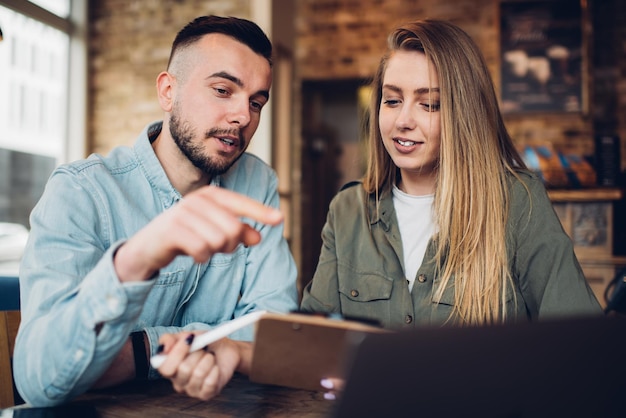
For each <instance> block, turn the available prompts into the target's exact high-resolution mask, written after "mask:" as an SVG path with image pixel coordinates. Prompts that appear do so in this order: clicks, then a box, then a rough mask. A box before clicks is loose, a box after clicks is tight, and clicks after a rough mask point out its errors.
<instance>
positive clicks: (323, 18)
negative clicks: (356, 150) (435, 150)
mask: <svg viewBox="0 0 626 418" xmlns="http://www.w3.org/2000/svg"><path fill="white" fill-rule="evenodd" d="M587 3H591V4H592V5H594V3H597V4H599V5H601V6H603V7H607V5H609V4H610V5H612V8H610V10H611V12H612V13H611V12H609V13H607V12H604V14H605V15H607V17H609V18H610V19H612V20H613V22H607V21H606V19H604V20H602V22H605V23H606V24H608V25H609V27H612V28H614V29H613V30H611V31H610V34H609V35H608V36H611V37H612V41H611V42H612V44H613V45H612V46H613V47H614V48H615V52H614V55H615V57H616V59H615V63H614V64H615V65H614V66H613V67H611V68H610V69H609V71H610V72H611V73H612V74H615V75H616V76H615V79H614V83H613V85H612V89H609V90H607V91H606V94H607V95H608V94H616V93H615V92H616V91H617V92H618V93H617V98H616V99H614V100H615V101H616V103H617V105H616V107H615V109H613V110H612V111H613V112H615V114H616V116H615V118H616V120H617V126H616V130H617V132H618V133H619V134H620V136H621V138H622V150H623V152H622V168H623V169H624V168H626V54H625V53H624V52H625V51H624V49H626V29H625V28H626V24H625V23H626V22H624V19H626V17H625V13H624V8H625V6H624V2H623V1H621V0H589V1H587ZM499 4H500V0H447V1H445V0H414V1H406V0H299V1H298V9H297V12H296V19H295V25H296V32H297V38H296V45H297V48H296V65H297V67H296V68H297V74H298V76H299V77H300V78H302V79H305V80H320V79H321V80H325V79H326V80H329V79H336V78H344V79H349V78H352V79H354V78H368V77H369V76H371V75H372V73H373V72H374V70H375V68H376V66H377V64H378V60H379V58H380V55H381V52H382V51H383V50H384V47H385V38H386V35H387V33H388V32H389V30H390V29H391V28H393V27H395V26H397V24H399V23H402V22H405V21H408V20H413V19H417V18H426V17H430V18H440V19H446V20H450V21H452V22H454V23H456V24H457V25H459V26H460V27H462V28H463V29H464V30H465V31H466V32H468V33H469V34H470V36H472V37H473V38H474V40H475V41H476V42H477V43H478V45H479V46H480V48H481V50H482V52H483V54H484V56H485V58H486V60H487V64H488V66H489V68H490V71H491V73H492V76H493V78H494V82H495V85H496V88H498V87H499V83H500V79H499V72H500V67H499V65H500V63H499V48H500V45H499V42H498V39H499V29H498V26H499ZM590 9H592V8H591V7H590ZM590 34H591V32H590ZM588 40H589V39H588ZM589 41H590V42H591V40H589ZM590 75H591V78H590V79H589V83H590V85H589V90H588V93H591V92H592V88H593V84H592V83H593V78H592V77H593V69H591V70H590ZM595 100H597V101H598V102H600V103H602V102H605V101H607V100H610V98H609V97H603V96H602V94H600V95H599V96H598V95H596V96H595ZM593 107H594V103H590V108H589V112H587V113H585V114H576V113H571V114H565V113H562V114H534V115H533V114H524V115H507V116H506V124H507V127H508V128H509V130H510V132H511V134H512V136H513V137H514V139H515V141H516V142H517V143H518V144H519V145H524V144H525V143H542V142H550V143H552V144H554V145H555V147H557V148H559V149H561V150H563V151H565V152H572V153H578V154H580V155H587V156H592V155H593V153H594V140H593V135H594V120H593V119H594V112H593ZM596 116H597V115H596ZM605 116H606V115H599V117H600V118H602V117H605ZM596 125H597V123H596Z"/></svg>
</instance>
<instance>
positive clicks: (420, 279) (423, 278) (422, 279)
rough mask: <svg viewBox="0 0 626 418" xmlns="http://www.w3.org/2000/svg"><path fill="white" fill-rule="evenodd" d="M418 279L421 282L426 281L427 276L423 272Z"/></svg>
mask: <svg viewBox="0 0 626 418" xmlns="http://www.w3.org/2000/svg"><path fill="white" fill-rule="evenodd" d="M417 281H418V282H420V283H425V282H426V276H424V275H423V274H420V275H419V276H417Z"/></svg>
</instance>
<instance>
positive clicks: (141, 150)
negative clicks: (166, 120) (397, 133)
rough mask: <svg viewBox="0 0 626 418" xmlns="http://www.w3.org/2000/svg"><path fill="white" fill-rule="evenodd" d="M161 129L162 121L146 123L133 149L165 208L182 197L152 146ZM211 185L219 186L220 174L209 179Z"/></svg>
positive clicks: (142, 169)
mask: <svg viewBox="0 0 626 418" xmlns="http://www.w3.org/2000/svg"><path fill="white" fill-rule="evenodd" d="M162 129H163V122H162V121H157V122H153V123H151V124H149V125H147V126H146V127H145V128H144V129H143V131H142V132H141V134H139V137H138V138H137V140H136V141H135V145H134V147H133V150H134V152H135V156H136V158H137V161H138V163H139V165H140V167H141V171H142V172H143V174H144V176H145V177H146V179H147V180H148V182H149V183H150V185H151V186H152V187H153V188H154V190H155V191H156V192H157V193H158V194H159V196H160V198H161V201H162V202H163V207H164V208H166V209H167V208H169V207H170V206H173V205H174V204H175V203H176V202H178V201H179V200H180V199H182V196H181V194H180V192H179V191H178V190H176V189H175V188H174V186H172V183H171V182H170V180H169V178H168V177H167V174H165V170H163V166H162V165H161V162H160V161H159V159H158V158H157V156H156V154H155V152H154V149H153V148H152V142H154V140H155V139H156V138H157V136H159V134H160V133H161V130H162ZM211 185H213V186H218V187H219V186H220V185H221V176H215V177H214V178H213V179H212V180H211Z"/></svg>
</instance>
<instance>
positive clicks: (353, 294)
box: [350, 289, 359, 298]
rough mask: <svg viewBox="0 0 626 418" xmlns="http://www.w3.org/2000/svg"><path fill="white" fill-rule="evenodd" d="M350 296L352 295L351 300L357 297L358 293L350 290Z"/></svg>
mask: <svg viewBox="0 0 626 418" xmlns="http://www.w3.org/2000/svg"><path fill="white" fill-rule="evenodd" d="M350 294H351V295H352V297H353V298H355V297H357V296H359V291H358V290H356V289H352V291H350Z"/></svg>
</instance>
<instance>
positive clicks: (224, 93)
mask: <svg viewBox="0 0 626 418" xmlns="http://www.w3.org/2000/svg"><path fill="white" fill-rule="evenodd" d="M213 90H215V92H216V93H217V94H219V95H221V96H226V95H228V90H226V89H222V88H219V87H214V88H213Z"/></svg>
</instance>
